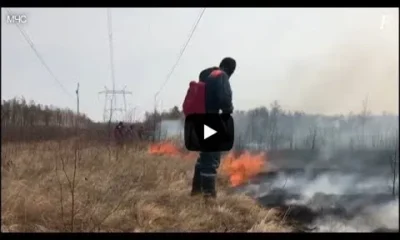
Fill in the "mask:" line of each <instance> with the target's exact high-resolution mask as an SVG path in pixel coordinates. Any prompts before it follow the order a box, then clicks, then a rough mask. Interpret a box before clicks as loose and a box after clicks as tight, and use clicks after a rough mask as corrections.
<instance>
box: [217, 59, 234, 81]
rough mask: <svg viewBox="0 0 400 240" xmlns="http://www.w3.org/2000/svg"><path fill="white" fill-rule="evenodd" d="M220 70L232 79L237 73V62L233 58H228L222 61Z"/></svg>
mask: <svg viewBox="0 0 400 240" xmlns="http://www.w3.org/2000/svg"><path fill="white" fill-rule="evenodd" d="M219 68H220V69H222V70H223V71H224V72H225V73H226V74H228V76H229V77H230V76H231V75H232V74H233V73H234V72H235V69H236V61H235V59H233V58H230V57H226V58H224V59H222V61H221V63H220V64H219Z"/></svg>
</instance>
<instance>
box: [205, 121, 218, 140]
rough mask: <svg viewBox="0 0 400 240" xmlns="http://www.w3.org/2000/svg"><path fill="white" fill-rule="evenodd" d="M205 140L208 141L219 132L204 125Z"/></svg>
mask: <svg viewBox="0 0 400 240" xmlns="http://www.w3.org/2000/svg"><path fill="white" fill-rule="evenodd" d="M203 131H204V135H203V136H204V140H206V139H207V138H209V137H211V136H212V135H214V134H216V133H217V131H215V130H214V129H212V128H210V127H209V126H207V125H204V130H203Z"/></svg>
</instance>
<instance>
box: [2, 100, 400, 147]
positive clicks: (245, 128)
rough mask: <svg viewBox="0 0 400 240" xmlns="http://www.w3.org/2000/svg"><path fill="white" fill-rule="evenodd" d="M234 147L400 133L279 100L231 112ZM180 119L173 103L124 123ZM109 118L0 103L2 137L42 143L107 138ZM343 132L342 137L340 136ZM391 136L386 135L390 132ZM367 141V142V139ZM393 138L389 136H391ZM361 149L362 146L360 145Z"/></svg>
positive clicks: (384, 120)
mask: <svg viewBox="0 0 400 240" xmlns="http://www.w3.org/2000/svg"><path fill="white" fill-rule="evenodd" d="M233 116H234V118H235V138H236V141H235V145H236V147H237V148H241V147H246V146H244V145H246V144H253V145H262V147H266V148H269V149H274V148H290V149H293V148H310V149H314V148H318V147H321V146H322V145H326V144H332V141H329V140H332V139H335V141H336V142H337V141H339V142H343V143H344V142H346V143H345V144H347V145H353V147H354V146H357V144H358V145H373V146H377V145H382V144H383V145H385V144H386V143H383V142H385V141H386V140H385V139H388V138H390V139H392V138H393V137H394V133H396V131H398V116H394V115H384V114H383V115H381V116H373V115H371V114H370V113H369V111H368V109H367V106H363V108H362V110H361V111H360V112H359V113H350V114H347V115H346V116H345V115H337V116H324V115H316V114H313V115H311V114H306V113H304V112H301V111H286V110H284V109H282V107H281V106H280V105H279V103H278V102H277V101H274V102H273V103H272V104H270V106H268V107H266V106H262V107H258V108H254V109H250V110H247V111H235V113H234V114H233ZM178 119H179V120H182V121H183V119H184V116H183V113H182V112H181V111H180V109H179V108H178V107H177V106H175V107H173V108H171V109H170V110H167V111H162V112H157V111H156V112H155V113H154V112H146V113H145V118H144V120H143V121H142V122H127V123H126V124H127V125H134V126H135V127H139V126H141V127H143V128H144V130H145V132H146V133H147V137H148V138H151V135H152V133H153V131H154V129H156V125H157V124H158V123H159V122H160V121H161V120H178ZM115 124H116V122H113V123H112V124H111V126H110V124H109V123H107V122H100V123H98V122H97V123H96V122H94V121H92V120H91V119H90V118H88V117H87V116H86V115H85V114H82V113H81V114H79V116H78V114H77V113H76V112H75V111H72V110H70V109H61V108H57V107H54V106H51V105H50V106H48V105H42V104H39V103H35V102H34V101H32V100H31V101H29V103H27V101H26V100H25V99H24V98H20V99H17V98H13V99H10V100H3V101H2V103H1V130H2V131H1V137H2V142H7V141H41V140H55V139H63V138H69V137H73V136H75V135H76V134H77V132H76V129H77V128H78V129H79V131H80V133H81V134H85V135H89V137H90V138H91V139H96V138H102V137H104V138H106V137H107V136H110V135H109V134H108V133H109V131H110V128H113V127H114V126H115ZM340 135H346V139H343V136H342V137H341V136H340ZM389 135H390V136H389ZM366 139H368V140H366ZM390 141H392V140H390ZM359 147H360V146H359Z"/></svg>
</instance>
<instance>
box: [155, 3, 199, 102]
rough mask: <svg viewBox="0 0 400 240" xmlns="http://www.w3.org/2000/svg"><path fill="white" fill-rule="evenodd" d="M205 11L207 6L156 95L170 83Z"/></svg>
mask: <svg viewBox="0 0 400 240" xmlns="http://www.w3.org/2000/svg"><path fill="white" fill-rule="evenodd" d="M205 11H206V8H203V10H202V11H201V13H200V16H199V17H198V18H197V21H196V22H195V24H194V26H193V28H192V30H191V33H190V35H189V38H188V39H187V41H186V43H185V45H184V46H183V48H182V49H181V51H180V53H179V56H178V59H177V60H176V62H175V64H174V65H173V66H172V68H171V70H170V72H169V73H168V75H167V77H166V79H165V81H164V82H163V84H162V85H161V87H160V89H159V90H158V91H157V93H156V96H157V95H158V94H159V93H160V92H161V91H162V89H163V88H164V87H165V85H166V84H167V83H168V81H169V80H170V79H171V76H172V74H173V73H174V71H175V69H176V67H177V66H178V64H179V61H180V60H181V58H182V56H183V54H184V53H185V50H186V48H187V46H188V44H189V42H190V40H191V39H192V37H193V34H194V33H195V31H196V29H197V26H198V25H199V22H200V20H201V18H202V17H203V14H204V12H205Z"/></svg>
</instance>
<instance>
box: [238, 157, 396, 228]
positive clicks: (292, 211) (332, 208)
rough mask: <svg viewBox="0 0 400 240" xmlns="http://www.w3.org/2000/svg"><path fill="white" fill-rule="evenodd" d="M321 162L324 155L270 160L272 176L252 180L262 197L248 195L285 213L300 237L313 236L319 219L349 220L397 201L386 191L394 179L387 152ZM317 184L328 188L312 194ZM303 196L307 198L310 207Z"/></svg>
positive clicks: (251, 183) (265, 174)
mask: <svg viewBox="0 0 400 240" xmlns="http://www.w3.org/2000/svg"><path fill="white" fill-rule="evenodd" d="M320 156H321V153H320V152H313V151H311V152H310V151H301V152H297V153H296V152H295V151H292V152H276V153H272V154H269V156H268V165H269V167H270V168H272V171H271V170H270V171H269V172H264V173H261V174H259V175H258V176H256V177H254V178H253V179H251V181H250V185H253V188H254V186H258V190H256V191H258V193H257V194H255V193H254V191H253V192H252V193H248V194H249V195H251V196H252V197H255V198H257V200H258V201H259V203H260V204H261V205H263V206H265V207H274V208H279V209H281V210H282V211H281V212H283V213H284V215H285V216H284V217H285V219H286V220H287V221H292V222H293V223H295V225H296V226H299V229H298V231H315V230H316V228H318V226H315V224H314V223H315V221H316V220H317V219H320V218H325V217H327V216H333V217H337V218H340V219H344V220H349V219H352V218H354V217H356V216H357V215H359V214H360V213H361V212H363V211H365V210H366V209H367V208H368V207H371V206H378V205H384V204H386V203H389V202H391V201H393V200H395V199H396V198H394V197H393V196H392V193H391V191H390V188H389V187H388V186H386V185H385V184H387V182H385V180H386V179H387V180H389V178H388V174H390V166H389V165H388V162H389V160H388V159H389V158H390V152H389V151H377V152H373V151H367V152H348V151H347V152H342V153H340V152H339V153H335V154H330V155H329V156H328V157H326V156H324V157H325V159H324V160H320V159H321V158H320ZM271 166H273V167H271ZM324 178H325V179H324ZM287 179H289V180H287ZM326 179H329V181H328V180H326ZM286 181H288V182H290V184H289V183H288V184H286ZM324 181H325V182H324ZM330 181H332V182H330ZM346 181H347V182H346ZM317 182H319V184H327V185H328V186H326V187H325V188H324V187H322V189H316V190H315V192H312V191H311V193H310V190H309V188H312V185H313V184H316V183H317ZM321 182H323V183H321ZM329 184H330V185H331V186H329ZM335 184H336V185H347V186H346V187H343V189H344V190H343V191H338V190H337V192H335V191H333V192H332V189H333V190H335V186H334V185H335ZM368 184H369V185H371V186H369V185H368ZM317 185H318V183H317ZM363 185H366V186H364V187H362V186H363ZM319 187H320V188H321V186H319ZM247 188H248V186H247V187H246V186H241V187H238V188H237V190H239V191H246V192H248V191H247V190H246V189H247ZM256 188H257V187H256ZM305 188H307V191H306V190H304V189H305ZM330 188H332V189H330ZM305 191H306V192H307V193H305ZM304 195H307V197H306V201H305V200H304V198H305V197H304ZM397 199H398V198H397ZM282 217H283V216H282ZM373 231H379V232H393V231H395V232H398V229H389V228H385V227H379V226H378V227H377V228H376V229H375V230H373Z"/></svg>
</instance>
